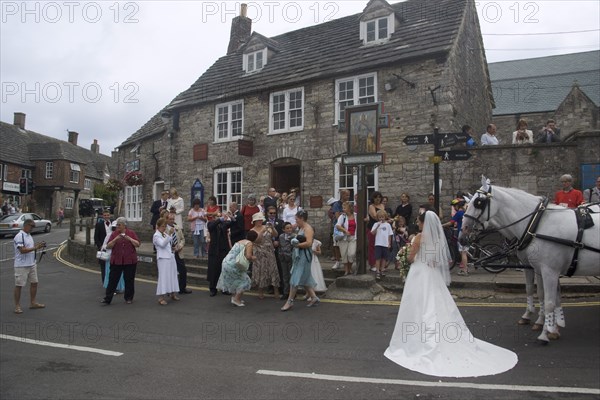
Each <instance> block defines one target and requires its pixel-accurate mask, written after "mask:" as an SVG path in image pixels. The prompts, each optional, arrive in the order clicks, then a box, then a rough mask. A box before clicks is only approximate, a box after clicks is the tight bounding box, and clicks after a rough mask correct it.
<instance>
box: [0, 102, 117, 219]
mask: <svg viewBox="0 0 600 400" xmlns="http://www.w3.org/2000/svg"><path fill="white" fill-rule="evenodd" d="M14 117H15V118H14V123H13V124H8V123H6V122H0V137H1V138H2V146H0V166H1V169H0V172H1V173H0V178H1V180H2V201H1V202H0V203H2V202H4V201H9V202H13V203H14V204H15V205H18V206H19V208H22V209H23V210H25V211H29V212H35V213H37V214H39V215H40V216H42V217H44V218H47V219H51V220H53V219H54V218H55V217H56V210H57V209H58V207H61V206H62V207H64V208H65V216H66V217H70V216H72V215H77V213H78V209H77V207H78V199H84V198H90V197H92V194H93V188H94V184H96V183H103V182H106V181H107V180H108V179H109V178H110V176H111V175H110V174H111V172H112V173H113V174H114V169H113V167H112V158H111V157H109V156H107V155H104V154H101V153H100V145H99V144H98V141H97V140H95V139H94V143H92V145H91V146H90V149H89V150H88V149H85V148H83V147H80V146H78V145H77V139H78V136H79V134H78V133H77V132H72V131H70V132H69V133H68V141H64V140H58V139H55V138H52V137H49V136H45V135H42V134H40V133H37V132H33V131H30V130H27V129H25V117H26V115H25V114H23V113H15V116H14ZM21 178H30V179H31V183H32V184H33V191H32V193H31V194H29V195H21V194H20V193H19V181H20V179H21Z"/></svg>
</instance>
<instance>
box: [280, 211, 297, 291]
mask: <svg viewBox="0 0 600 400" xmlns="http://www.w3.org/2000/svg"><path fill="white" fill-rule="evenodd" d="M292 233H293V230H292V224H290V223H289V222H284V223H283V233H282V234H281V235H279V240H278V242H279V261H280V263H281V280H282V281H283V290H282V294H281V296H282V297H283V298H282V299H281V300H283V299H287V297H288V295H289V294H290V274H291V271H292V250H293V247H292V243H291V240H292V238H293V234H292Z"/></svg>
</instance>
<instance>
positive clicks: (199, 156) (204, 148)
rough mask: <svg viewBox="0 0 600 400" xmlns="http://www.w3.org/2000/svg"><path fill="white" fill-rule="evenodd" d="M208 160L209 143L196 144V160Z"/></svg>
mask: <svg viewBox="0 0 600 400" xmlns="http://www.w3.org/2000/svg"><path fill="white" fill-rule="evenodd" d="M205 160H208V143H200V144H196V145H194V161H205Z"/></svg>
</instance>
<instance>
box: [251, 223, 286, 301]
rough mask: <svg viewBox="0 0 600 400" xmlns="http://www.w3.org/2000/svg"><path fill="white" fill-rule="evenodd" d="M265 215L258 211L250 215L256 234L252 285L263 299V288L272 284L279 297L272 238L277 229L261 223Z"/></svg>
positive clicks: (276, 295) (277, 273) (277, 274)
mask: <svg viewBox="0 0 600 400" xmlns="http://www.w3.org/2000/svg"><path fill="white" fill-rule="evenodd" d="M264 220H265V216H264V214H263V213H262V212H258V213H256V214H254V215H253V216H252V224H253V225H254V226H253V227H252V229H251V230H252V231H255V232H256V233H257V234H258V238H257V239H256V241H255V242H254V256H255V257H256V260H255V261H254V262H253V263H252V286H254V287H257V288H258V298H259V299H261V300H262V299H264V298H265V295H264V290H265V289H266V288H268V287H269V285H273V288H274V294H275V297H276V298H279V280H280V278H279V272H278V271H277V261H276V259H275V248H274V247H273V238H274V237H276V235H277V231H276V230H275V228H274V227H272V226H267V225H263V222H264Z"/></svg>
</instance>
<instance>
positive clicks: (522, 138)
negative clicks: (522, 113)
mask: <svg viewBox="0 0 600 400" xmlns="http://www.w3.org/2000/svg"><path fill="white" fill-rule="evenodd" d="M512 144H533V132H532V131H530V130H529V129H527V121H525V120H524V119H520V120H519V122H517V130H516V131H514V132H513V136H512Z"/></svg>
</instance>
